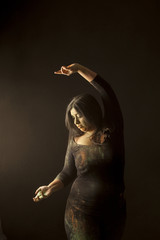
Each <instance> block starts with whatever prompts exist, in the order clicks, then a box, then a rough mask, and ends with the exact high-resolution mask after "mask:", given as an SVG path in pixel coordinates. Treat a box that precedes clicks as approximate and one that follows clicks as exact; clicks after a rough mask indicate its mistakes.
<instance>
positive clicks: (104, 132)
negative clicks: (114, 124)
mask: <svg viewBox="0 0 160 240" xmlns="http://www.w3.org/2000/svg"><path fill="white" fill-rule="evenodd" d="M110 138H111V130H110V129H109V128H108V127H104V128H103V129H101V130H100V131H98V133H97V134H96V136H95V137H94V141H95V142H96V143H97V144H105V143H106V142H107V140H109V139H110Z"/></svg>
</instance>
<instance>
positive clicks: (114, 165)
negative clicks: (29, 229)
mask: <svg viewBox="0 0 160 240" xmlns="http://www.w3.org/2000/svg"><path fill="white" fill-rule="evenodd" d="M73 73H79V74H80V75H81V76H82V77H83V78H84V79H86V80H87V81H88V82H89V83H90V84H91V85H92V86H93V87H94V88H95V89H96V90H97V91H98V92H99V94H100V96H101V99H102V102H103V114H102V110H101V108H100V106H99V104H98V102H97V101H96V99H95V98H94V97H92V96H91V95H89V94H82V95H79V96H76V97H75V98H73V100H72V101H71V102H70V104H69V105H68V107H67V110H66V118H65V123H66V126H67V128H68V130H69V141H68V147H67V152H66V156H65V163H64V167H63V170H62V171H61V172H60V173H59V174H58V175H57V177H56V178H55V179H54V180H53V182H51V183H50V184H49V185H48V186H41V187H39V188H38V189H37V190H36V192H35V194H36V196H35V198H34V199H33V200H34V201H35V202H38V201H40V200H41V199H44V198H47V197H48V196H50V195H51V194H52V193H53V192H55V191H57V190H60V189H61V188H63V187H64V186H66V185H68V184H69V183H71V182H73V184H72V188H71V191H70V194H69V197H68V200H67V205H66V211H65V230H66V233H67V237H68V239H70V240H105V239H106V240H113V239H114V240H119V239H121V237H122V234H123V230H124V225H125V217H126V206H125V200H124V195H123V193H124V181H123V175H124V137H123V118H122V113H121V110H120V106H119V103H118V101H117V98H116V96H115V94H114V92H113V90H112V88H111V87H110V85H109V84H108V83H107V82H106V81H104V80H103V79H102V78H101V77H100V76H99V75H98V74H97V73H95V72H93V71H91V70H90V69H88V68H86V67H84V66H82V65H80V64H78V63H75V64H71V65H69V66H67V67H65V66H62V67H61V69H60V70H59V71H57V72H55V74H64V75H67V76H69V75H71V74H73Z"/></svg>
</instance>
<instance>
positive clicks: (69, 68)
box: [54, 63, 79, 76]
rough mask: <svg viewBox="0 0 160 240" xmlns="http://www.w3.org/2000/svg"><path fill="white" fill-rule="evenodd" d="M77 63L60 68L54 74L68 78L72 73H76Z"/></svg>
mask: <svg viewBox="0 0 160 240" xmlns="http://www.w3.org/2000/svg"><path fill="white" fill-rule="evenodd" d="M78 66H79V64H78V63H73V64H71V65H69V66H62V67H61V69H60V70H58V71H56V72H54V73H55V74H63V75H67V76H70V75H71V74H73V73H76V72H77V71H78Z"/></svg>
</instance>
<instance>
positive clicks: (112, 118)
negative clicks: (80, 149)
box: [90, 75, 125, 193]
mask: <svg viewBox="0 0 160 240" xmlns="http://www.w3.org/2000/svg"><path fill="white" fill-rule="evenodd" d="M90 83H91V84H92V86H93V87H94V88H95V89H96V90H97V91H98V92H99V94H100V96H101V99H102V102H103V108H104V116H103V124H104V127H107V126H111V130H112V129H113V130H114V134H112V142H113V144H114V149H115V168H114V169H115V171H114V172H115V180H116V185H117V188H118V189H117V191H118V192H119V193H121V192H124V189H125V185H124V165H125V151H124V134H123V116H122V112H121V109H120V105H119V102H118V100H117V97H116V95H115V93H114V91H113V89H112V88H111V86H110V85H109V83H108V82H106V81H105V80H104V79H103V78H101V77H100V76H99V75H97V76H96V77H95V78H94V79H93V80H92V81H91V82H90Z"/></svg>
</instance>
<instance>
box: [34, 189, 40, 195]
mask: <svg viewBox="0 0 160 240" xmlns="http://www.w3.org/2000/svg"><path fill="white" fill-rule="evenodd" d="M39 191H41V187H39V188H38V189H37V190H36V191H35V195H37V193H38V192H39Z"/></svg>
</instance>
